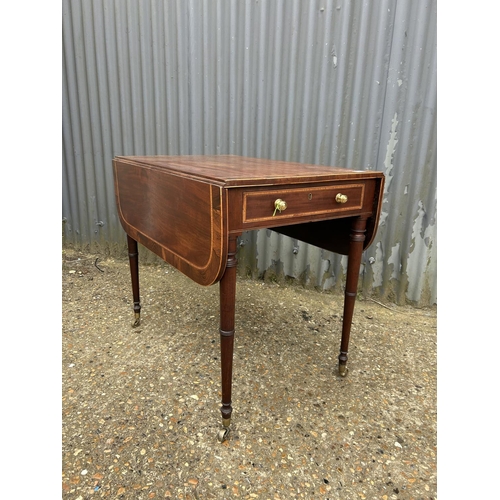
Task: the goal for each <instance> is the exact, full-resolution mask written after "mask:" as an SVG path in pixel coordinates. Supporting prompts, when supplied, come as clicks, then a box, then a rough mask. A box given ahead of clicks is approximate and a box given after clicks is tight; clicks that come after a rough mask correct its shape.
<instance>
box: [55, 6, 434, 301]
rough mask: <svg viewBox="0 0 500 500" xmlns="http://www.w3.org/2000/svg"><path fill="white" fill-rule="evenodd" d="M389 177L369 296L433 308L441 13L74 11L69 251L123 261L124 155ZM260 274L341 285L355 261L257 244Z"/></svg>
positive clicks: (369, 263) (365, 271) (284, 243)
mask: <svg viewBox="0 0 500 500" xmlns="http://www.w3.org/2000/svg"><path fill="white" fill-rule="evenodd" d="M145 154H239V155H245V156H255V157H260V158H271V159H281V160H289V161H301V162H307V163H314V164H322V165H339V166H345V167H348V168H355V169H373V170H382V171H383V172H385V174H386V176H387V181H386V188H385V193H384V205H383V214H382V218H381V224H380V228H379V231H378V234H377V237H376V239H375V241H374V243H373V245H372V246H371V247H370V248H369V249H368V250H367V251H366V252H365V255H364V262H363V266H362V270H361V272H362V274H361V280H360V286H362V289H363V291H364V292H365V293H376V294H378V295H379V296H380V297H385V298H388V299H392V300H395V301H396V302H399V303H402V302H404V301H407V300H408V301H411V302H413V303H417V304H420V305H428V304H433V303H435V302H436V301H437V297H436V217H437V215H436V196H437V195H436V2H435V0H423V1H421V2H411V1H410V0H406V1H401V0H400V1H396V0H381V1H380V2H368V1H354V2H352V1H345V0H335V1H333V0H313V1H310V2H302V1H300V0H286V1H285V0H240V1H236V0H214V1H211V2H205V1H196V0H182V1H181V0H169V1H165V0H141V1H139V2H138V1H137V0H71V1H70V0H63V197H62V199H63V221H65V223H64V226H63V227H64V236H65V242H66V243H67V244H71V245H74V246H78V247H84V248H88V249H92V250H104V251H111V252H120V251H122V249H123V248H124V241H125V237H124V233H123V230H122V228H121V226H120V223H119V221H118V217H117V214H116V208H115V203H114V192H113V184H112V171H111V160H112V158H113V157H114V156H115V155H145ZM241 243H242V246H241V247H240V252H239V260H240V268H241V269H242V271H243V272H250V273H252V274H253V275H254V276H261V275H263V274H270V273H271V274H276V275H278V276H288V277H290V278H291V279H294V280H299V281H301V282H303V283H305V284H308V285H311V286H317V287H319V288H322V289H325V290H328V289H332V288H339V289H340V288H341V287H342V286H343V275H344V272H345V269H346V262H345V258H342V257H339V256H336V255H333V254H331V253H329V252H325V251H323V250H320V249H317V248H314V247H311V246H309V245H305V244H303V243H301V242H298V241H293V240H291V239H289V238H287V237H285V236H280V235H277V234H275V233H272V232H270V231H259V232H255V233H246V234H244V235H243V237H242V240H241Z"/></svg>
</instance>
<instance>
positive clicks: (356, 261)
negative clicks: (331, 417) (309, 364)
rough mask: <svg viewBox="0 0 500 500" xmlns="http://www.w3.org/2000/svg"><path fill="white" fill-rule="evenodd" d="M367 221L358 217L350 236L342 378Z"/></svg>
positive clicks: (341, 364)
mask: <svg viewBox="0 0 500 500" xmlns="http://www.w3.org/2000/svg"><path fill="white" fill-rule="evenodd" d="M366 220H367V218H366V217H356V218H355V219H354V220H353V222H352V226H351V232H350V235H349V256H348V261H347V279H346V286H345V299H344V319H343V322H342V340H341V343H340V355H339V374H340V375H341V376H342V377H345V376H346V375H347V366H346V365H347V352H348V348H349V336H350V334H351V324H352V316H353V312H354V303H355V302H356V295H357V291H358V278H359V266H360V265H361V255H362V253H363V243H364V241H365V232H366Z"/></svg>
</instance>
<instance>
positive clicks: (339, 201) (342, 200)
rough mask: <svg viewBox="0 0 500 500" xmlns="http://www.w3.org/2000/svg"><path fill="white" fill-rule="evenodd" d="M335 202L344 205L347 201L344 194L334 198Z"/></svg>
mask: <svg viewBox="0 0 500 500" xmlns="http://www.w3.org/2000/svg"><path fill="white" fill-rule="evenodd" d="M335 201H336V202H337V203H345V202H346V201H347V196H346V195H345V194H342V193H339V194H338V195H337V196H335Z"/></svg>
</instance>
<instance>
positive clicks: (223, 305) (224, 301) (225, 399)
mask: <svg viewBox="0 0 500 500" xmlns="http://www.w3.org/2000/svg"><path fill="white" fill-rule="evenodd" d="M236 238H237V237H236V236H229V247H228V259H227V264H226V270H225V272H224V275H223V276H222V279H221V281H220V283H219V290H220V330H219V331H220V350H221V380H222V406H221V410H220V411H221V414H222V425H223V428H222V430H221V431H219V434H218V436H217V437H218V439H219V441H221V442H222V441H223V440H224V439H225V438H226V437H227V435H228V434H229V425H230V423H231V413H232V411H233V408H232V406H231V386H232V376H233V344H234V310H235V301H236V264H237V260H236Z"/></svg>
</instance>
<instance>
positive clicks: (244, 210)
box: [113, 155, 384, 441]
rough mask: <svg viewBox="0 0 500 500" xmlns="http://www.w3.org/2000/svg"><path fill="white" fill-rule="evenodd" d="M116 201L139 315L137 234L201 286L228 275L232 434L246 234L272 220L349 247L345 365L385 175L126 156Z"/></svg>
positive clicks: (278, 226)
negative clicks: (241, 242)
mask: <svg viewBox="0 0 500 500" xmlns="http://www.w3.org/2000/svg"><path fill="white" fill-rule="evenodd" d="M113 171H114V179H115V193H116V203H117V208H118V214H119V217H120V221H121V223H122V225H123V228H124V229H125V232H126V233H127V241H128V249H129V260H130V270H131V276H132V293H133V300H134V312H135V322H134V326H137V325H139V323H140V311H141V305H140V300H139V268H138V251H137V243H138V242H139V243H141V244H142V245H144V246H145V247H146V248H148V249H149V250H151V251H152V252H154V253H155V254H157V255H159V256H160V257H161V258H162V259H164V260H165V261H166V262H168V263H169V264H171V265H172V266H174V267H175V268H177V269H178V270H179V271H181V272H182V273H184V274H185V275H187V276H188V277H189V278H191V279H192V280H194V281H195V282H197V283H199V284H200V285H212V284H214V283H217V282H219V287H220V330H219V331H220V347H221V378H222V407H221V413H222V424H223V427H222V430H221V431H220V432H219V433H218V439H219V441H223V440H224V439H225V438H226V437H227V435H228V432H229V425H230V420H231V413H232V406H231V385H232V365H233V341H234V317H235V297H236V263H237V261H236V250H237V237H238V236H240V235H241V234H242V232H243V231H249V230H255V229H262V228H269V229H272V230H274V231H277V232H279V233H282V234H285V235H288V236H290V237H292V238H296V239H298V240H301V241H303V242H306V243H309V244H311V245H315V246H318V247H321V248H324V249H326V250H330V251H332V252H336V253H339V254H342V255H347V256H348V266H347V276H346V285H345V299H344V316H343V324H342V339H341V344H340V355H339V357H338V359H339V373H340V375H341V376H345V375H346V374H347V367H346V365H347V351H348V344H349V335H350V331H351V322H352V316H353V310H354V302H355V299H356V293H357V285H358V276H359V268H360V264H361V255H362V252H363V250H364V249H366V248H367V247H368V246H369V245H370V244H371V242H372V241H373V238H374V236H375V232H376V229H377V225H378V220H379V215H380V209H381V203H382V193H383V187H384V175H383V174H382V173H381V172H376V171H370V170H365V171H362V170H348V169H345V168H338V167H328V166H320V165H307V164H301V163H291V162H284V161H275V160H264V159H257V158H247V157H241V156H231V155H228V156H117V157H115V159H114V160H113Z"/></svg>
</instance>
